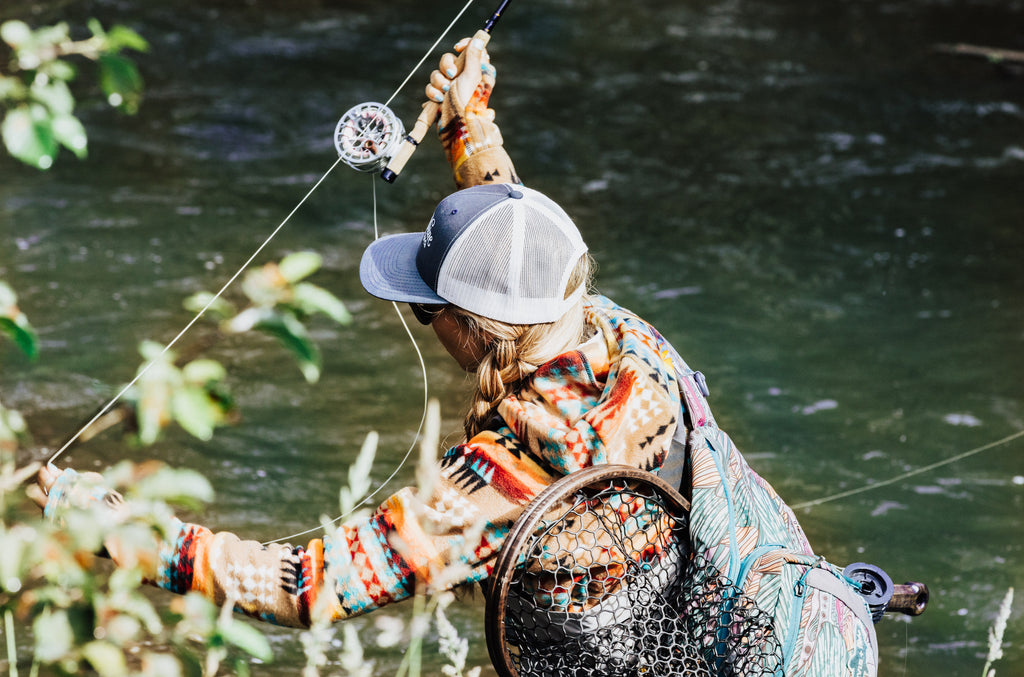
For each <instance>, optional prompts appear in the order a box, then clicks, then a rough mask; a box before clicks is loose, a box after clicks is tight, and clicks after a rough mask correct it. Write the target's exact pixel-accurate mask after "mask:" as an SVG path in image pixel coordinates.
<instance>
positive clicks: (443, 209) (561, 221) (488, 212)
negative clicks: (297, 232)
mask: <svg viewBox="0 0 1024 677" xmlns="http://www.w3.org/2000/svg"><path fill="white" fill-rule="evenodd" d="M586 251H587V245H586V244H584V242H583V238H582V237H581V236H580V232H579V230H577V228H576V225H575V224H574V223H573V222H572V219H570V218H569V215H568V214H566V213H565V211H563V210H562V208H561V207H559V206H558V205H557V204H555V203H554V201H552V200H551V199H549V198H547V197H545V196H544V195H543V194H541V193H539V192H537V191H535V190H533V189H530V188H526V187H525V186H519V185H514V184H489V185H484V186H474V187H472V188H466V189H465V190H460V191H458V192H456V193H453V194H451V195H449V196H448V197H446V198H445V199H444V200H442V201H441V203H440V204H438V205H437V208H436V209H435V210H434V215H433V217H432V218H431V219H430V223H429V224H427V229H426V230H425V231H424V232H423V233H405V234H401V235H388V236H385V237H382V238H380V239H379V240H375V241H374V242H373V243H372V244H371V245H370V246H369V247H367V249H366V251H365V252H363V258H362V261H361V262H360V264H359V279H360V281H361V282H362V283H363V287H364V288H365V289H366V291H368V292H369V293H370V294H372V295H374V296H376V297H378V298H381V299H384V300H387V301H400V302H403V303H426V304H441V303H452V304H454V305H456V306H459V307H461V308H465V309H466V310H468V311H470V312H473V313H476V314H477V315H482V316H484V317H489V318H491V319H493V320H498V321H501V322H508V323H511V324H538V323H542V322H554V321H555V320H557V319H558V318H560V317H561V316H562V315H563V314H564V313H565V312H566V311H567V310H568V309H569V308H571V307H572V306H573V304H575V303H576V301H577V300H579V298H580V296H581V295H582V294H583V293H584V291H586V290H585V289H583V287H582V286H581V287H580V288H579V289H576V290H573V292H572V293H571V294H570V295H569V297H568V298H565V287H566V284H567V283H568V281H569V276H570V275H571V274H572V271H573V268H574V267H575V266H576V263H577V261H578V260H579V258H580V257H581V256H583V254H585V253H586Z"/></svg>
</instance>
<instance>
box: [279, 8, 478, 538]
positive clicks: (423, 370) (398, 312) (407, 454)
mask: <svg viewBox="0 0 1024 677" xmlns="http://www.w3.org/2000/svg"><path fill="white" fill-rule="evenodd" d="M471 1H472V0H471ZM370 184H371V185H372V186H373V239H374V240H377V239H380V231H379V230H378V228H377V182H376V181H375V180H374V178H373V177H372V176H371V177H370ZM391 306H392V307H393V308H394V309H395V314H396V315H398V321H399V322H401V323H402V327H403V328H404V329H405V335H406V336H408V337H409V341H411V342H412V347H413V350H415V351H416V357H417V359H419V363H420V372H421V373H422V374H423V414H422V415H421V416H420V424H419V426H418V427H417V428H416V434H415V435H414V436H413V439H412V444H410V445H409V449H408V450H406V452H405V456H403V457H402V460H401V461H399V462H398V465H397V466H395V469H394V470H393V471H391V474H390V475H388V477H387V479H385V480H384V481H383V482H381V483H380V485H379V486H378V487H377V488H376V489H374V490H373V491H372V492H370V493H369V494H367V495H366V496H364V497H363V499H362V500H360V501H359V502H358V503H356V504H355V505H354V506H353V507H352V509H351V510H349V511H348V512H346V513H343V514H341V515H338V516H337V517H335V518H334V519H332V520H331V521H329V522H323V523H321V524H320V525H319V526H315V527H312V528H310V529H306V530H305V531H299V532H296V533H294V534H289V535H287V536H281V537H280V538H275V539H273V540H270V541H264V542H263V543H260V545H270V544H271V543H280V542H281V541H290V540H291V539H293V538H297V537H299V536H305V535H306V534H311V533H313V532H315V531H319V530H320V529H324V530H325V531H326V528H327V527H328V526H330V525H332V524H337V523H338V522H340V521H341V520H343V519H345V518H346V517H348V516H349V515H351V514H353V513H354V512H355V511H356V510H358V509H359V508H361V507H363V506H364V505H366V504H368V503H369V502H370V501H371V500H372V499H373V497H374V496H376V495H377V494H379V493H380V492H381V491H382V490H383V489H384V487H386V486H387V485H388V484H389V483H390V482H391V480H393V479H395V477H396V476H397V475H398V473H399V472H400V471H401V470H402V468H404V467H405V464H406V462H407V461H408V460H409V457H410V456H412V452H413V449H415V448H416V441H417V440H418V439H419V438H420V434H421V433H422V432H423V425H424V424H425V423H426V420H427V402H428V395H429V390H428V387H427V363H426V360H424V359H423V353H422V352H421V351H420V346H419V344H418V343H417V342H416V337H415V336H413V333H412V330H411V329H409V323H408V322H406V321H405V317H404V316H403V315H402V311H401V310H400V309H399V307H398V304H397V303H395V302H394V301H392V302H391Z"/></svg>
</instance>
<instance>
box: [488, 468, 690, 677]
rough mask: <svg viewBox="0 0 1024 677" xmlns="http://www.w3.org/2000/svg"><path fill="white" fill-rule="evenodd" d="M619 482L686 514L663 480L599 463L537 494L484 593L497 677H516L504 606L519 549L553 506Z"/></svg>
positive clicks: (680, 499)
mask: <svg viewBox="0 0 1024 677" xmlns="http://www.w3.org/2000/svg"><path fill="white" fill-rule="evenodd" d="M614 480H623V481H626V482H629V483H633V484H640V485H645V486H647V487H649V488H653V489H655V490H656V491H657V492H658V493H659V494H660V495H661V496H662V497H663V498H664V499H665V500H666V503H667V504H668V507H669V508H670V509H671V510H672V512H673V513H674V514H679V515H684V514H689V512H690V502H689V501H687V500H686V499H685V498H684V497H683V496H682V494H680V493H679V492H678V491H677V490H676V489H674V488H673V487H672V486H671V485H669V484H668V483H667V482H665V480H663V479H661V478H660V477H658V476H657V475H655V474H653V473H650V472H648V471H646V470H641V469H639V468H634V467H633V466H628V465H615V464H603V465H595V466H591V467H589V468H585V469H583V470H580V471H578V472H574V473H571V474H569V475H566V476H565V477H562V478H559V479H558V480H556V481H555V482H553V483H551V484H550V485H549V486H548V487H547V488H546V489H544V491H542V492H540V494H538V495H537V497H536V498H534V499H533V500H532V501H531V502H530V504H529V505H528V506H527V507H526V510H524V511H523V514H522V515H520V516H519V518H518V519H517V520H516V521H515V523H514V524H513V525H512V528H511V529H510V530H509V534H508V536H507V537H506V538H505V543H504V544H503V545H502V546H501V550H500V551H499V552H498V558H497V560H496V561H495V564H494V571H493V573H492V574H491V576H490V579H489V581H488V584H487V586H486V587H485V592H486V596H485V599H486V604H485V607H484V608H485V611H484V631H485V635H486V638H487V652H488V654H490V657H491V663H492V664H493V665H494V669H495V670H496V671H497V673H498V676H499V677H518V673H517V672H516V669H515V666H514V665H513V663H512V661H511V659H510V658H509V655H508V651H506V644H505V607H506V605H507V603H508V590H509V585H510V584H511V582H512V577H513V575H514V574H515V570H516V565H517V564H518V563H519V559H520V557H521V556H522V555H523V553H522V552H521V551H522V549H523V547H524V546H525V545H526V544H527V543H528V542H529V540H530V539H531V538H532V537H533V533H534V531H535V530H536V528H537V525H538V524H539V523H540V521H541V520H542V519H543V518H544V516H545V515H546V514H547V513H548V511H549V510H551V509H552V508H553V507H554V506H556V505H557V504H558V503H559V502H561V501H564V500H565V499H566V498H569V497H571V496H573V495H574V494H576V493H577V492H578V491H580V490H582V489H585V488H586V487H589V486H593V485H597V484H601V483H607V482H609V481H614Z"/></svg>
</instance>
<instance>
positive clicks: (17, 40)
mask: <svg viewBox="0 0 1024 677" xmlns="http://www.w3.org/2000/svg"><path fill="white" fill-rule="evenodd" d="M0 38H2V39H3V41H4V42H6V43H7V44H8V45H10V46H11V47H13V48H14V49H18V48H19V47H21V46H22V45H25V44H27V43H28V42H29V41H31V40H32V29H31V28H29V27H28V24H27V23H25V22H24V21H5V22H4V23H3V24H0Z"/></svg>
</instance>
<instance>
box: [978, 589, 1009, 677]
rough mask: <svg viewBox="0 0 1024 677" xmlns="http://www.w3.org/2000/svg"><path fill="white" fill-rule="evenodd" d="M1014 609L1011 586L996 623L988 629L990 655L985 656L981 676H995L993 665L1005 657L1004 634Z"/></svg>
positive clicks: (1004, 598)
mask: <svg viewBox="0 0 1024 677" xmlns="http://www.w3.org/2000/svg"><path fill="white" fill-rule="evenodd" d="M1012 609H1013V588H1009V589H1008V590H1007V591H1006V596H1005V597H1003V603H1002V604H1000V605H999V613H998V614H997V615H996V620H995V623H993V624H992V627H991V628H989V629H988V655H987V656H986V658H985V667H984V668H982V670H981V677H995V674H996V671H995V668H993V667H992V665H993V664H994V663H995V662H996V661H998V660H999V659H1000V658H1002V657H1003V634H1005V633H1006V622H1007V621H1009V620H1010V611H1011V610H1012Z"/></svg>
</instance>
